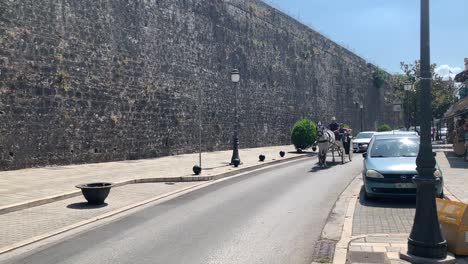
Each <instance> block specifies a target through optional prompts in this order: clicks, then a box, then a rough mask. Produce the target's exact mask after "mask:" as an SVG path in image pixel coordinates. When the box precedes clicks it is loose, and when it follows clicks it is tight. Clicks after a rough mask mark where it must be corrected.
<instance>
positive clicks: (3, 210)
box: [0, 154, 311, 215]
mask: <svg viewBox="0 0 468 264" xmlns="http://www.w3.org/2000/svg"><path fill="white" fill-rule="evenodd" d="M309 157H311V156H310V155H307V154H303V155H300V156H296V157H291V158H282V159H280V160H274V161H271V162H268V163H263V164H258V165H253V166H250V167H245V168H241V169H237V170H234V171H229V172H224V173H220V174H217V175H211V176H182V177H158V178H140V179H133V180H125V181H120V182H116V183H114V184H113V187H120V186H124V185H127V184H138V183H152V182H197V181H203V182H206V181H212V180H217V179H221V178H225V177H229V176H232V175H235V174H239V173H242V172H246V171H250V170H255V169H258V168H263V167H266V166H271V165H275V164H278V163H283V162H286V161H293V160H300V159H305V158H309ZM80 195H81V191H80V190H77V191H72V192H67V193H62V194H58V195H52V196H47V197H44V198H40V199H36V200H30V201H26V202H21V203H16V204H11V205H6V206H1V207H0V215H3V214H7V213H11V212H15V211H20V210H24V209H28V208H31V207H36V206H40V205H44V204H48V203H53V202H56V201H61V200H65V199H69V198H73V197H76V196H80Z"/></svg>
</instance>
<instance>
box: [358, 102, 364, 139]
mask: <svg viewBox="0 0 468 264" xmlns="http://www.w3.org/2000/svg"><path fill="white" fill-rule="evenodd" d="M363 109H364V106H363V105H362V104H359V110H360V111H361V132H362V131H363V130H362V129H363V118H362V111H363Z"/></svg>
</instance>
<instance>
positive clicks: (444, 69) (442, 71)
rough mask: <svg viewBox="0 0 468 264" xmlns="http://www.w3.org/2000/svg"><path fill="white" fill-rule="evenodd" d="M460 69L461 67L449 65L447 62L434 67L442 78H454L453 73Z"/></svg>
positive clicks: (455, 73) (458, 71)
mask: <svg viewBox="0 0 468 264" xmlns="http://www.w3.org/2000/svg"><path fill="white" fill-rule="evenodd" d="M461 71H462V68H460V67H451V66H449V65H447V64H442V65H439V66H437V67H436V68H435V73H437V74H438V75H439V76H441V77H442V78H444V79H448V78H449V76H450V77H452V79H453V78H455V75H457V74H458V73H460V72H461Z"/></svg>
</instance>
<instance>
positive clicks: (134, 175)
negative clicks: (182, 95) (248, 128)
mask: <svg viewBox="0 0 468 264" xmlns="http://www.w3.org/2000/svg"><path fill="white" fill-rule="evenodd" d="M280 150H284V151H285V152H286V156H285V157H284V158H281V157H280V156H279V151H280ZM294 150H295V149H294V146H292V145H287V146H274V147H263V148H250V149H241V150H240V158H241V161H242V163H243V164H242V165H241V166H239V168H234V167H233V166H230V165H229V162H230V160H231V155H232V151H218V152H208V153H202V167H203V171H202V174H201V175H200V176H195V175H194V174H193V172H192V167H193V165H195V164H198V154H197V153H194V154H185V155H177V156H169V157H162V158H155V159H146V160H131V161H119V162H107V163H94V164H83V165H69V166H54V167H44V168H32V169H23V170H15V171H1V172H0V197H2V199H1V200H0V215H1V214H2V213H5V212H8V210H7V211H4V210H2V209H5V208H9V207H11V206H12V205H14V204H18V203H26V202H29V201H35V200H38V199H44V198H48V197H51V196H52V197H54V196H59V195H63V194H70V195H69V196H65V197H63V198H69V197H74V196H76V195H80V191H79V190H78V189H76V188H75V185H77V184H81V183H89V182H96V181H103V182H113V183H119V182H126V181H130V180H136V179H148V178H151V179H156V178H159V179H161V181H174V182H175V181H198V180H210V179H212V178H213V177H211V178H206V177H207V176H208V177H210V176H215V175H219V174H223V173H227V172H234V171H237V170H239V169H245V168H248V167H252V166H256V165H259V164H260V163H259V162H258V155H259V154H264V155H265V156H266V159H265V163H267V162H272V161H278V160H281V159H288V158H293V157H296V158H297V157H303V156H306V155H307V154H306V153H302V154H297V153H293V151H294ZM288 152H291V153H288ZM309 154H310V153H309ZM181 177H184V178H181ZM162 178H164V179H162ZM168 178H169V179H168ZM55 198H56V197H55ZM55 200H58V199H52V201H55ZM27 207H28V206H27ZM27 207H26V208H27ZM19 209H24V207H23V208H19ZM14 210H16V209H14ZM14 210H13V211H14ZM10 211H11V210H10Z"/></svg>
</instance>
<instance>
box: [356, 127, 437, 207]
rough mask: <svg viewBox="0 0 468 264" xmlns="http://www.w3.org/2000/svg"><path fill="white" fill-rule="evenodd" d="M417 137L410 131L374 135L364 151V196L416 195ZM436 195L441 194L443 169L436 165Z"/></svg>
mask: <svg viewBox="0 0 468 264" xmlns="http://www.w3.org/2000/svg"><path fill="white" fill-rule="evenodd" d="M418 151H419V136H417V135H410V134H407V133H406V134H378V133H377V134H375V135H374V136H373V137H372V139H371V142H370V144H369V148H368V151H367V152H366V153H364V154H363V156H364V168H363V171H362V178H363V180H364V188H365V196H366V198H372V197H415V196H416V185H415V184H414V183H413V181H412V178H413V177H414V176H416V175H417V171H416V156H417V155H418ZM434 175H435V177H436V178H437V183H436V196H437V197H443V196H444V193H443V177H442V171H441V170H440V168H439V166H438V165H436V171H435V173H434Z"/></svg>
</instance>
